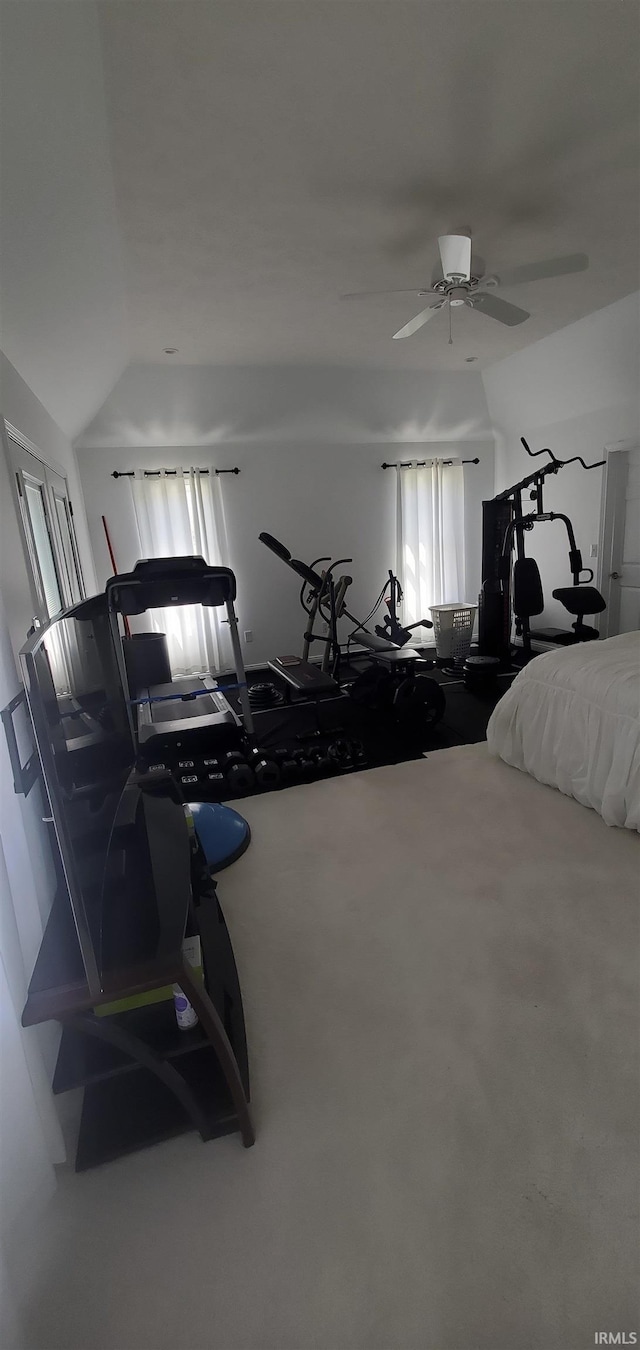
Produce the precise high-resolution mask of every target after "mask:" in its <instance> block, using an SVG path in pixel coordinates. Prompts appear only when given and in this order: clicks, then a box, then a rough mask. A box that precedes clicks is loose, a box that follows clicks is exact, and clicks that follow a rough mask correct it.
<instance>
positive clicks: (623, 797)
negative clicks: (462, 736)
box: [487, 633, 640, 830]
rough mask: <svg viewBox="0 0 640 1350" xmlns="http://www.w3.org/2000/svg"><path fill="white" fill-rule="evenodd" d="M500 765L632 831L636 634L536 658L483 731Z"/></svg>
mask: <svg viewBox="0 0 640 1350" xmlns="http://www.w3.org/2000/svg"><path fill="white" fill-rule="evenodd" d="M487 741H488V743H489V749H490V750H491V752H492V753H493V754H494V755H499V756H500V758H501V759H504V760H505V761H506V763H507V764H513V765H515V767H516V768H517V769H524V770H525V772H526V773H530V774H532V776H533V777H534V778H537V779H538V780H539V782H541V783H549V784H551V786H552V787H557V788H559V789H560V791H561V792H564V793H565V794H566V795H567V796H569V797H575V798H576V799H577V801H579V802H582V803H583V804H584V805H585V806H592V807H593V808H594V810H596V811H599V812H600V815H601V816H602V817H603V819H604V820H605V821H606V823H607V825H626V826H627V828H628V829H630V830H640V633H623V634H622V635H621V636H620V637H613V638H608V639H607V640H606V641H604V642H587V643H579V644H578V645H576V646H575V647H562V648H560V649H558V650H556V651H553V652H545V653H544V655H542V656H536V657H535V659H534V660H533V661H531V662H530V663H529V665H528V666H525V668H524V670H521V671H520V674H519V675H517V676H516V678H515V680H514V681H513V684H512V685H511V688H510V689H509V690H508V691H507V693H506V694H505V695H504V698H502V699H501V700H500V702H499V703H498V704H497V706H496V708H495V709H494V712H493V715H492V717H491V720H490V722H489V726H488V727H487Z"/></svg>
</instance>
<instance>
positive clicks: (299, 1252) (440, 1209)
mask: <svg viewBox="0 0 640 1350" xmlns="http://www.w3.org/2000/svg"><path fill="white" fill-rule="evenodd" d="M242 810H243V811H244V812H245V814H246V816H247V817H248V819H249V820H250V822H251V827H252V830H253V842H252V846H251V848H250V849H249V851H248V853H247V854H246V855H245V857H244V858H242V859H241V860H240V861H239V862H238V863H236V864H235V865H234V866H233V867H232V868H231V869H230V870H229V871H228V872H226V873H223V874H222V875H221V877H220V886H219V890H220V897H221V900H222V903H223V906H224V908H225V912H226V915H227V919H228V922H229V927H230V930H231V934H232V938H233V941H234V945H235V949H236V955H237V959H238V965H239V968H240V975H241V981H242V984H243V988H244V996H245V1002H246V1012H247V1020H248V1033H249V1044H250V1052H251V1062H252V1071H253V1096H254V1111H255V1119H256V1125H257V1131H258V1141H257V1143H256V1145H255V1147H254V1148H253V1149H252V1150H250V1151H249V1152H245V1151H244V1150H243V1149H242V1147H241V1145H240V1143H239V1141H238V1139H237V1138H230V1139H226V1140H221V1141H217V1142H214V1143H209V1144H206V1145H203V1144H201V1143H200V1142H199V1140H198V1139H197V1137H195V1136H186V1137H184V1138H182V1139H179V1140H175V1141H173V1142H171V1143H167V1144H164V1145H161V1146H159V1147H157V1148H154V1149H150V1150H147V1151H146V1152H145V1153H141V1154H138V1155H136V1156H133V1157H130V1158H127V1159H123V1160H122V1161H121V1162H118V1163H114V1164H111V1165H109V1166H107V1167H104V1168H102V1169H100V1170H98V1171H96V1172H93V1173H87V1174H85V1175H83V1176H79V1177H76V1176H75V1175H73V1174H72V1173H71V1172H69V1173H68V1174H66V1175H63V1176H62V1177H61V1181H60V1186H59V1189H58V1192H57V1194H56V1196H55V1197H54V1200H53V1201H52V1203H51V1205H50V1208H49V1210H48V1212H47V1215H46V1217H45V1222H44V1223H43V1224H41V1225H40V1228H39V1231H38V1233H37V1235H36V1236H35V1237H34V1239H33V1248H32V1257H31V1268H32V1287H31V1290H30V1294H29V1301H30V1308H29V1313H28V1317H27V1325H28V1350H59V1348H60V1350H61V1348H62V1347H64V1350H205V1348H206V1350H587V1347H590V1346H593V1345H594V1343H595V1340H594V1338H595V1333H596V1332H597V1331H600V1330H610V1331H614V1332H615V1331H627V1332H628V1331H630V1330H633V1329H635V1330H638V1314H637V1308H636V1306H635V1285H634V1279H635V1274H636V1269H637V1265H636V1263H637V1256H638V1249H637V1236H638V1226H637V1213H636V1198H637V1179H638V1174H637V1161H638V1123H639V1120H640V1112H639V1096H638V1082H639V1078H638V1057H637V1048H638V988H639V982H638V956H639V950H640V949H639V940H638V933H639V930H638V913H637V901H638V877H639V873H638V863H639V858H640V854H639V851H638V844H639V841H638V838H637V837H636V836H635V835H632V834H631V833H629V832H625V831H622V830H614V829H608V828H607V827H606V826H605V825H604V823H603V821H602V820H601V819H600V818H599V816H597V815H596V814H595V813H594V812H592V811H589V810H587V809H586V808H584V807H582V806H579V805H578V804H577V803H576V802H574V801H571V800H569V799H567V798H564V797H562V796H561V795H560V794H559V793H557V792H555V791H554V790H553V789H551V788H547V787H543V786H541V785H539V784H538V783H536V782H534V781H533V780H531V779H529V778H527V777H526V776H524V775H522V774H520V773H518V771H517V770H515V769H510V768H508V767H507V766H506V765H503V764H501V763H499V762H496V761H493V760H491V759H490V758H489V756H488V754H487V751H486V747H484V746H473V747H461V748H457V749H453V750H445V751H441V752H439V753H437V754H434V755H432V756H430V757H429V758H428V759H427V760H424V761H418V762H413V763H408V764H400V765H394V766H390V767H387V768H381V769H376V770H373V771H371V772H366V773H361V774H358V775H355V776H352V777H345V778H342V779H333V780H330V781H327V782H322V783H315V784H313V785H309V786H306V787H297V788H292V789H290V790H289V791H287V792H282V793H276V794H273V795H271V796H265V797H261V798H253V799H252V800H250V801H247V802H245V803H244V804H243V806H242Z"/></svg>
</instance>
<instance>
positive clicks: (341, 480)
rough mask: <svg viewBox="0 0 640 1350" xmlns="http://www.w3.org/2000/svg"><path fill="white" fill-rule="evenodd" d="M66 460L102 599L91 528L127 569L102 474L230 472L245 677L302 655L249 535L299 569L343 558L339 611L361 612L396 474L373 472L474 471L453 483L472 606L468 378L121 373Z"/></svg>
mask: <svg viewBox="0 0 640 1350" xmlns="http://www.w3.org/2000/svg"><path fill="white" fill-rule="evenodd" d="M77 452H78V463H79V467H80V475H81V480H82V485H83V491H84V496H85V501H86V507H87V516H88V521H89V530H90V535H91V541H92V545H93V549H94V555H95V562H96V570H97V574H98V581H99V584H100V585H103V584H104V582H105V581H106V578H107V577H108V576H109V575H110V564H109V558H108V553H107V549H106V544H105V540H104V532H103V529H102V523H101V516H102V514H104V515H105V516H106V518H107V523H108V525H109V529H110V533H111V536H112V540H113V544H114V548H115V554H116V561H117V565H118V568H119V569H120V570H126V569H127V568H128V567H131V566H132V565H133V563H134V562H135V560H136V558H137V557H138V555H139V546H138V541H137V537H136V532H135V522H134V517H133V511H132V507H131V499H130V489H129V486H128V483H127V481H126V480H124V479H118V480H114V479H113V478H112V477H111V474H112V471H113V470H114V469H118V470H122V469H131V468H162V467H172V466H174V465H176V464H183V465H188V464H196V465H199V466H201V467H203V468H206V467H209V466H212V467H213V466H217V467H220V468H223V467H233V466H234V465H236V464H237V465H238V467H239V468H240V469H241V474H240V475H239V476H238V477H233V476H231V475H229V476H225V478H224V479H223V480H222V483H223V491H224V498H225V509H226V514H227V524H228V533H229V540H230V549H231V560H230V561H231V566H232V567H233V569H234V571H235V572H236V575H237V580H238V613H239V618H240V626H241V629H242V630H245V629H250V630H252V632H253V634H254V641H253V644H252V645H248V646H247V647H246V648H245V655H246V660H247V662H248V663H250V664H253V663H257V662H261V661H263V660H264V659H265V658H266V657H268V656H272V655H275V654H277V653H278V652H280V653H282V652H288V651H292V652H296V651H299V650H300V647H301V632H302V618H303V614H302V611H301V609H300V607H299V604H298V589H299V588H298V587H297V585H296V580H295V577H294V576H293V574H291V573H289V572H287V571H286V570H285V568H284V565H283V564H282V563H280V562H279V561H278V560H277V558H275V557H273V555H271V554H270V553H268V552H267V550H266V549H265V548H264V545H262V544H260V543H259V541H258V535H259V533H260V531H261V530H267V531H268V532H269V533H270V534H274V535H276V536H277V537H279V538H281V539H282V540H283V542H284V543H285V544H286V545H287V547H288V548H290V549H291V550H292V552H293V553H294V555H297V556H300V557H302V558H305V559H311V558H315V557H317V556H318V555H320V554H331V555H333V556H334V557H336V556H339V557H344V556H348V557H353V567H352V569H350V570H351V571H352V575H353V577H354V585H353V588H352V590H351V592H350V605H349V608H351V609H352V610H353V612H354V613H355V614H357V615H364V614H366V613H367V612H368V610H369V609H370V607H371V605H372V604H373V601H374V600H375V597H376V595H377V594H378V592H379V591H380V589H381V587H382V584H383V581H384V578H385V575H386V572H387V570H388V568H389V567H395V533H394V527H395V473H394V472H393V471H391V470H387V471H383V470H382V469H381V467H380V466H381V464H382V462H383V461H384V460H391V461H395V460H398V459H408V458H411V457H414V458H418V457H420V458H424V457H425V455H434V454H443V455H445V456H447V457H448V456H455V455H460V456H461V457H462V458H473V457H474V456H476V455H477V456H478V457H479V458H480V460H481V463H480V464H479V465H477V466H476V465H471V464H470V465H468V466H467V467H466V468H465V516H466V530H465V539H466V549H465V552H466V563H467V594H468V596H469V597H470V598H471V599H473V598H475V596H476V595H477V593H478V589H479V585H480V570H479V563H480V503H481V501H482V498H483V496H490V495H491V494H492V492H493V444H492V441H491V437H490V433H489V431H488V427H487V418H486V406H485V401H484V394H483V390H482V383H481V380H480V378H479V376H478V375H476V374H471V373H469V374H467V373H465V374H463V375H462V376H454V377H452V378H449V377H445V378H444V379H443V378H442V377H439V376H433V375H431V376H426V375H424V376H423V375H420V374H416V373H415V372H411V373H402V374H398V373H394V372H375V371H366V372H365V371H345V370H318V369H315V370H312V369H305V368H300V369H297V368H296V369H291V368H289V369H283V368H275V369H273V370H266V369H259V370H237V369H228V370H225V369H219V368H215V369H214V368H205V367H175V368H170V369H166V368H164V367H160V368H158V367H134V368H131V369H130V370H129V371H127V372H126V373H125V375H124V376H123V377H122V379H121V381H120V382H119V384H118V385H117V386H116V388H115V390H114V391H113V393H112V395H111V396H110V398H109V399H108V400H107V402H106V404H105V406H104V408H103V409H101V411H100V413H99V414H98V417H97V418H96V419H95V420H94V422H93V424H92V425H91V427H90V428H89V429H88V431H87V433H86V434H84V435H83V436H82V437H81V438H80V444H79V445H78V446H77ZM345 636H346V629H345Z"/></svg>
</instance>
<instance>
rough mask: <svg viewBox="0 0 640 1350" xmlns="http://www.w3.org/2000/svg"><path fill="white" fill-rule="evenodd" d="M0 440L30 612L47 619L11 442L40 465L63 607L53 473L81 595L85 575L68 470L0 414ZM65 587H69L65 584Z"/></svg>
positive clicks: (42, 620)
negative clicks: (64, 510) (65, 507)
mask: <svg viewBox="0 0 640 1350" xmlns="http://www.w3.org/2000/svg"><path fill="white" fill-rule="evenodd" d="M0 441H1V443H2V451H3V453H4V456H5V459H6V462H7V469H8V472H9V478H10V482H11V496H12V500H13V505H14V509H15V513H16V517H17V521H18V530H19V533H20V539H21V543H22V547H23V551H24V556H25V564H26V569H27V576H28V582H29V590H30V594H31V603H32V607H33V615H34V617H35V618H37V619H38V620H39V622H40V623H47V622H48V620H49V617H50V615H49V614H48V612H47V608H46V603H45V600H44V586H43V583H42V578H41V575H40V565H39V561H38V557H37V552H36V553H35V558H34V556H33V554H34V546H33V545H32V541H31V540H30V539H29V536H28V534H27V525H26V524H25V515H24V510H26V508H24V509H23V503H22V501H21V490H19V487H18V470H17V469H16V465H15V462H14V454H13V451H12V444H14V445H15V446H17V448H18V450H23V451H25V453H26V454H28V455H30V456H31V458H32V459H33V460H35V461H36V464H37V465H39V467H40V476H41V479H42V488H43V506H44V512H45V520H46V525H47V531H48V534H49V539H50V543H51V550H52V556H53V563H54V567H55V571H56V576H57V580H58V588H59V591H60V597H61V600H62V607H63V608H65V607H66V605H67V603H70V602H71V601H70V600H68V598H67V597H66V596H65V579H64V567H65V565H66V559H65V550H64V544H63V541H62V539H61V537H60V527H59V522H58V518H57V513H56V506H55V501H54V484H53V481H52V480H53V478H54V477H55V478H56V479H59V480H60V481H61V483H62V484H64V488H65V501H66V503H67V505H68V507H69V511H68V513H67V519H68V523H69V526H70V530H69V532H70V537H71V546H72V552H73V558H74V562H75V565H76V575H77V581H78V586H79V590H80V596H81V598H82V599H84V598H85V596H86V590H85V585H84V576H83V573H82V563H81V559H80V551H79V548H78V541H77V538H76V532H75V524H74V520H73V506H72V503H71V497H70V495H69V481H68V478H67V473H66V470H65V468H64V466H63V465H62V464H59V463H58V461H57V460H55V459H53V458H45V456H44V454H43V452H42V450H41V449H40V448H39V447H38V446H37V445H34V444H33V441H30V440H29V438H28V437H27V436H24V435H23V433H22V432H21V431H20V430H19V429H18V428H17V427H15V426H13V424H12V423H11V422H9V421H7V419H6V418H3V417H2V416H0ZM67 589H69V588H68V587H67Z"/></svg>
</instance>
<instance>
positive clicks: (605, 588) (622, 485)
mask: <svg viewBox="0 0 640 1350" xmlns="http://www.w3.org/2000/svg"><path fill="white" fill-rule="evenodd" d="M637 446H638V441H637V440H625V441H614V442H613V443H611V444H609V445H605V454H606V460H607V462H606V464H605V467H604V473H603V475H602V497H601V505H600V540H599V544H598V574H597V583H598V590H599V591H600V594H601V595H602V598H603V600H605V602H606V606H607V608H606V609H605V610H604V611H603V613H602V614H601V616H600V637H601V638H608V637H613V636H615V635H616V634H617V633H618V631H619V626H620V587H619V585H618V581H619V579H620V575H621V574H622V563H623V548H624V530H625V519H626V493H627V482H628V478H629V452H630V451H631V450H635V449H636V448H637ZM614 573H618V574H619V575H618V576H614V575H613V574H614Z"/></svg>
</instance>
